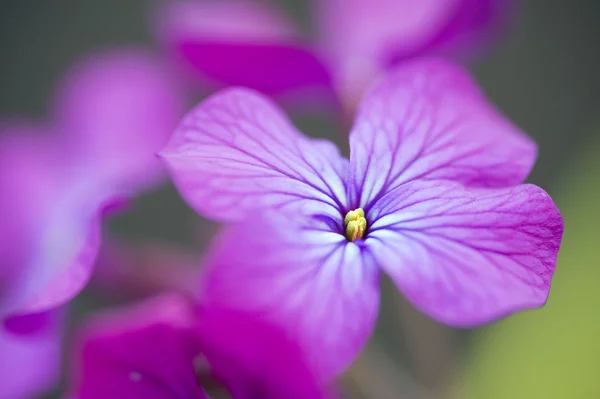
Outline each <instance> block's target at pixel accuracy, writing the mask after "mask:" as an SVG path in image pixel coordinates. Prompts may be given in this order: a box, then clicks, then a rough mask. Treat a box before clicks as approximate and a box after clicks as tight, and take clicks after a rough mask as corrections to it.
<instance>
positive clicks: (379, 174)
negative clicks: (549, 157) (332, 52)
mask: <svg viewBox="0 0 600 399" xmlns="http://www.w3.org/2000/svg"><path fill="white" fill-rule="evenodd" d="M350 149H351V156H350V163H351V171H350V188H349V189H350V196H351V198H352V197H354V198H353V201H355V202H358V203H359V204H360V205H362V206H363V207H366V208H368V207H369V206H370V205H372V204H373V202H374V201H375V200H377V199H378V198H380V197H381V196H383V195H385V193H387V192H389V191H392V190H394V189H395V188H397V187H399V186H400V185H402V184H404V183H406V182H409V181H412V180H416V179H426V180H432V179H449V180H455V181H458V182H461V183H463V184H466V185H468V186H474V187H505V186H512V185H516V184H520V183H521V182H522V181H523V180H524V179H525V177H527V175H528V174H529V172H530V170H531V167H532V166H533V163H534V161H535V157H536V152H537V149H536V146H535V144H534V143H533V142H532V141H531V140H530V139H529V138H527V137H526V136H525V135H524V134H523V133H522V132H521V131H520V130H519V129H518V128H517V127H515V126H514V125H512V124H511V123H510V122H509V121H508V120H507V119H505V118H504V117H503V116H502V115H500V114H499V113H498V112H497V111H496V110H495V109H494V108H493V107H492V106H491V105H490V104H489V103H488V101H486V99H485V98H484V96H483V94H482V93H481V91H480V90H479V89H478V88H477V86H476V84H475V83H474V82H473V81H472V80H471V78H470V77H469V76H468V75H467V73H466V72H465V71H464V70H463V69H462V68H460V67H458V66H456V65H454V64H451V63H448V62H447V61H443V60H441V59H425V60H415V61H409V62H406V63H404V64H403V66H401V67H399V68H398V69H396V70H394V71H393V72H391V73H389V74H388V75H386V76H385V77H384V78H383V79H382V80H381V81H379V82H378V83H377V84H376V85H375V86H374V87H373V88H372V89H371V90H370V91H369V92H368V94H367V95H366V96H365V98H364V100H363V102H362V105H361V107H360V109H359V112H358V116H357V118H356V123H355V125H354V128H353V130H352V133H351V134H350ZM356 206H359V205H356ZM366 210H367V209H365V211H366Z"/></svg>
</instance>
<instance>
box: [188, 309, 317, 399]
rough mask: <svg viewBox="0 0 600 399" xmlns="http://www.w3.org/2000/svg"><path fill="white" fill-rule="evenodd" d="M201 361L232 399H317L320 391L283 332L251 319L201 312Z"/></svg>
mask: <svg viewBox="0 0 600 399" xmlns="http://www.w3.org/2000/svg"><path fill="white" fill-rule="evenodd" d="M199 318H200V327H199V334H200V339H201V341H202V349H203V355H204V356H205V357H206V360H207V361H208V363H209V364H210V369H211V371H212V373H213V375H214V376H215V377H216V378H217V379H218V380H219V381H220V382H221V383H222V384H224V385H225V386H227V387H228V391H229V392H230V393H231V396H232V397H234V398H263V399H305V398H311V399H319V398H325V394H324V392H323V391H322V387H321V385H320V384H319V383H318V381H317V380H316V379H315V376H314V375H313V373H312V371H311V370H310V369H309V368H308V367H307V366H306V365H305V364H304V363H303V359H304V356H303V353H302V352H301V350H300V348H299V347H298V346H297V345H296V344H295V342H293V341H292V340H290V339H289V338H288V337H287V336H286V334H285V331H283V330H281V329H279V328H277V327H276V326H273V325H271V324H269V323H266V322H265V321H264V320H262V319H261V318H260V317H255V316H253V315H251V314H247V313H243V312H238V311H232V310H225V309H214V308H213V309H211V308H208V309H203V310H202V311H201V313H200V315H199Z"/></svg>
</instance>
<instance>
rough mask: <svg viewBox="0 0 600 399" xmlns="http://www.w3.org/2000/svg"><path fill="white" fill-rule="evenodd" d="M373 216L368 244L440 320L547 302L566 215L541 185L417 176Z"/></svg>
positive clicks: (470, 318)
mask: <svg viewBox="0 0 600 399" xmlns="http://www.w3.org/2000/svg"><path fill="white" fill-rule="evenodd" d="M369 217H370V218H373V220H374V222H373V223H372V225H371V226H370V231H369V235H368V238H367V241H366V245H367V247H368V249H369V251H370V252H371V253H372V254H373V256H374V257H376V258H377V260H378V262H379V264H380V265H381V267H382V268H383V269H384V270H385V271H386V272H387V273H388V274H389V275H390V276H391V278H392V280H394V282H395V283H396V285H397V286H398V288H399V289H400V291H402V292H403V293H404V294H405V295H406V297H407V298H408V299H409V300H410V301H411V302H412V303H413V304H414V305H415V306H416V307H418V308H419V309H421V310H422V311H423V312H425V313H427V314H428V315H430V316H431V317H433V318H435V319H436V320H438V321H441V322H443V323H447V324H450V325H455V326H463V327H465V326H475V325H479V324H482V323H485V322H489V321H493V320H495V319H498V318H500V317H503V316H506V315H507V314H510V313H512V312H515V311H519V310H524V309H529V308H535V307H539V306H542V305H543V304H544V303H545V302H546V298H547V297H548V291H549V289H550V282H551V279H552V275H553V273H554V269H555V267H556V257H557V254H558V249H559V246H560V241H561V238H562V232H563V221H562V217H561V215H560V213H559V211H558V209H557V208H556V206H555V205H554V203H553V202H552V199H551V198H550V197H549V196H548V194H546V193H545V192H544V191H543V190H542V189H540V188H538V187H536V186H532V185H522V186H518V187H513V188H504V189H482V188H465V187H464V186H462V185H460V184H458V183H454V182H449V181H435V182H413V183H410V184H407V185H404V186H402V187H399V188H397V189H396V190H395V191H392V192H390V193H389V194H387V195H386V196H384V197H383V198H382V199H381V200H379V201H378V202H377V203H376V204H375V206H374V207H373V209H372V210H371V213H370V214H369Z"/></svg>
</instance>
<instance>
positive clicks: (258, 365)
mask: <svg viewBox="0 0 600 399" xmlns="http://www.w3.org/2000/svg"><path fill="white" fill-rule="evenodd" d="M75 356H76V359H77V360H76V362H75V368H74V370H73V372H74V373H75V378H74V381H73V393H72V395H71V396H70V397H72V398H77V399H94V398H102V399H104V398H147V399H154V398H161V399H162V398H179V399H203V398H207V397H208V396H207V395H206V392H205V390H206V391H209V390H214V389H217V388H221V389H225V390H226V391H227V392H229V393H230V394H231V396H232V397H234V398H236V399H250V398H265V399H284V398H285V399H287V398H298V399H300V398H302V399H304V398H314V399H318V398H325V393H324V392H323V391H322V389H321V387H319V386H318V385H317V383H316V380H315V379H314V376H313V375H312V373H311V371H310V370H309V369H308V368H307V367H306V366H305V365H304V364H303V363H302V362H301V360H302V356H301V353H300V351H299V348H298V347H297V346H296V345H295V344H294V343H293V342H292V341H290V340H289V339H287V338H286V337H285V335H284V334H283V333H282V332H281V331H280V330H279V329H277V328H275V327H273V326H271V325H269V324H265V323H264V322H263V321H261V320H260V319H258V318H256V317H254V316H252V315H248V314H244V313H240V312H236V311H231V310H225V309H208V308H203V309H200V310H199V311H195V310H194V308H193V307H192V306H191V305H190V304H189V303H188V301H187V300H186V299H184V298H182V297H180V296H176V295H172V294H165V295H163V296H160V297H156V298H153V299H150V300H147V301H145V302H143V303H141V304H138V305H136V306H133V307H131V308H129V309H124V310H119V311H115V312H112V313H108V314H104V315H102V316H99V317H97V318H96V319H95V320H94V321H92V322H91V323H89V324H88V325H87V327H86V328H85V329H84V330H83V333H82V334H81V340H80V345H79V346H78V352H77V353H76V354H75Z"/></svg>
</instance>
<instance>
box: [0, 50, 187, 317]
mask: <svg viewBox="0 0 600 399" xmlns="http://www.w3.org/2000/svg"><path fill="white" fill-rule="evenodd" d="M181 110H182V103H181V101H180V98H179V93H178V90H176V88H175V87H174V86H173V84H172V82H171V78H170V76H169V73H168V71H166V70H165V69H164V67H163V66H162V65H161V64H160V63H159V62H158V61H157V60H155V59H154V58H153V57H152V56H151V55H149V54H147V53H145V52H143V51H138V50H131V51H129V50H128V51H116V52H110V53H104V54H99V55H96V56H93V57H91V58H89V59H86V60H85V61H83V62H82V63H80V64H78V65H77V66H76V67H75V68H73V69H72V70H71V71H70V72H69V73H68V74H67V78H66V80H65V82H64V83H63V84H62V85H61V88H60V90H59V91H58V95H57V99H56V101H55V102H54V110H53V112H52V113H51V117H50V122H49V123H48V125H47V126H44V127H42V128H40V127H37V126H30V125H26V124H18V125H14V124H12V125H6V126H3V129H2V130H3V132H2V133H3V134H2V139H1V142H0V153H1V157H0V163H1V167H0V171H2V172H0V187H2V188H1V190H2V198H1V200H0V213H1V214H2V215H3V216H2V218H1V219H2V220H1V221H0V236H1V238H2V242H1V243H0V245H1V246H2V248H1V250H0V256H1V258H0V284H1V286H0V317H1V318H2V319H3V318H5V317H7V316H11V315H20V314H26V313H39V312H44V311H46V310H48V309H51V308H53V307H55V306H57V305H59V304H62V303H64V302H66V301H68V300H69V299H70V298H72V297H73V296H74V295H76V294H77V293H78V292H79V291H80V290H81V289H82V288H83V286H84V285H85V284H86V282H87V280H88V278H89V276H90V273H91V269H92V266H93V264H94V259H95V257H96V254H97V251H98V246H99V244H100V222H101V216H102V213H103V212H104V211H105V210H106V208H107V207H110V206H112V205H114V204H115V203H116V202H119V201H122V200H123V199H124V198H127V197H130V196H132V195H134V194H136V193H138V192H139V191H141V190H143V189H145V188H148V187H149V186H151V185H152V184H154V183H156V181H157V179H158V178H159V177H160V175H161V174H162V173H163V169H162V165H161V164H160V162H159V161H158V160H157V159H156V157H155V156H154V153H155V152H156V151H157V150H158V149H160V147H162V146H163V145H164V143H165V142H166V138H167V135H168V132H170V131H171V130H172V128H173V126H175V124H176V121H177V119H178V118H179V117H180V115H181ZM40 131H41V132H40Z"/></svg>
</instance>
